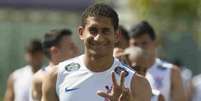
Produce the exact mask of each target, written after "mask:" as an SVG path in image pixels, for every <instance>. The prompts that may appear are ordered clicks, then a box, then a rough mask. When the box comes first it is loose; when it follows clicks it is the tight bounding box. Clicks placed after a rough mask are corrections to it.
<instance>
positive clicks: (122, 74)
mask: <svg viewBox="0 0 201 101" xmlns="http://www.w3.org/2000/svg"><path fill="white" fill-rule="evenodd" d="M124 80H125V71H121V74H120V87H121V88H124Z"/></svg>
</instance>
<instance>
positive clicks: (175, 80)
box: [130, 33, 186, 101]
mask: <svg viewBox="0 0 201 101" xmlns="http://www.w3.org/2000/svg"><path fill="white" fill-rule="evenodd" d="M130 46H137V47H141V48H142V49H144V50H145V51H146V52H147V55H148V60H149V61H148V62H147V63H148V67H151V66H152V65H153V64H154V62H155V58H156V52H155V51H156V41H155V40H152V39H151V38H150V36H149V35H148V34H146V33H144V34H142V35H141V36H138V37H136V38H131V39H130ZM171 73H172V74H171V90H170V91H171V98H172V100H171V101H186V98H185V93H184V88H183V85H182V79H181V75H180V70H179V68H178V67H176V66H174V67H173V69H172V71H171Z"/></svg>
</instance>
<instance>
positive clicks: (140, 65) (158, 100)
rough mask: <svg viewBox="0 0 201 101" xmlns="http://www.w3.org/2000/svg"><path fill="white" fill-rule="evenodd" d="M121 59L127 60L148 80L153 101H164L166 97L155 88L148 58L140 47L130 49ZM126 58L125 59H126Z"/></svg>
mask: <svg viewBox="0 0 201 101" xmlns="http://www.w3.org/2000/svg"><path fill="white" fill-rule="evenodd" d="M121 57H125V58H127V59H126V60H125V61H127V63H130V67H131V68H132V69H134V70H135V71H136V72H137V73H139V74H140V75H142V76H144V77H145V78H147V80H148V81H149V83H150V85H151V88H152V98H151V101H164V97H163V96H162V95H161V94H160V91H158V90H157V89H155V88H154V84H153V83H154V79H153V77H152V76H151V74H149V73H148V72H147V70H148V68H149V67H148V66H149V65H147V63H146V62H147V56H146V53H145V52H144V51H143V50H142V49H141V48H139V47H134V46H132V47H129V48H126V49H125V51H124V52H123V53H122V54H121ZM125 58H124V59H125Z"/></svg>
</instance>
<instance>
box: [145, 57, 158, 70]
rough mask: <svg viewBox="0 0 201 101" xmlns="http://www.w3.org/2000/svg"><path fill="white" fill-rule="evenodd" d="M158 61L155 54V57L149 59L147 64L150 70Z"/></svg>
mask: <svg viewBox="0 0 201 101" xmlns="http://www.w3.org/2000/svg"><path fill="white" fill-rule="evenodd" d="M155 59H156V55H155V54H154V55H153V56H150V57H149V61H148V62H147V65H148V68H151V66H152V65H154V63H155Z"/></svg>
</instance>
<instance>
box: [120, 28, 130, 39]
mask: <svg viewBox="0 0 201 101" xmlns="http://www.w3.org/2000/svg"><path fill="white" fill-rule="evenodd" d="M119 32H120V33H121V35H122V36H123V37H124V39H126V40H128V41H129V38H130V37H129V33H128V31H127V29H126V28H125V27H123V26H122V25H120V26H119Z"/></svg>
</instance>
